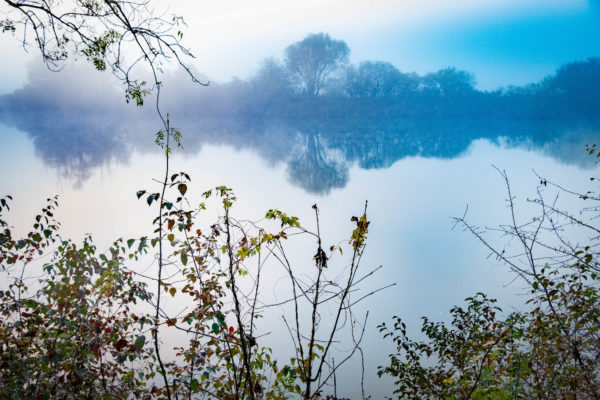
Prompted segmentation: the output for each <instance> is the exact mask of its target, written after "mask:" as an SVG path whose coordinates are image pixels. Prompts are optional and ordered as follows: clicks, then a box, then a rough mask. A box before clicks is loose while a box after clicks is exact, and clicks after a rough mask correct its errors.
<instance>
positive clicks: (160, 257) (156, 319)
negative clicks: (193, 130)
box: [152, 114, 171, 400]
mask: <svg viewBox="0 0 600 400" xmlns="http://www.w3.org/2000/svg"><path fill="white" fill-rule="evenodd" d="M166 128H167V132H166V144H165V179H164V181H163V182H162V191H161V193H160V202H159V209H158V235H159V240H158V281H157V285H158V286H157V290H156V315H155V317H154V330H153V331H152V332H153V335H154V351H155V353H156V360H157V361H158V365H159V366H160V373H161V375H162V377H163V379H164V381H165V389H166V391H167V399H168V400H171V390H170V389H169V379H168V378H167V371H166V370H165V365H164V364H163V362H162V359H161V358H160V346H159V345H158V327H159V325H160V324H159V318H160V317H159V314H160V292H161V286H162V269H163V242H162V236H163V219H162V217H163V215H162V205H163V202H164V198H165V191H166V189H167V180H168V179H169V152H170V148H169V136H170V135H171V127H170V125H169V115H168V114H167V121H166Z"/></svg>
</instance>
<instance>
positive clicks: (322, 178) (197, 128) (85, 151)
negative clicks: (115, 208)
mask: <svg viewBox="0 0 600 400" xmlns="http://www.w3.org/2000/svg"><path fill="white" fill-rule="evenodd" d="M79 68H82V67H79ZM90 73H91V72H89V71H84V72H81V71H77V70H74V72H71V73H69V74H55V75H53V76H52V77H51V78H48V77H47V75H48V74H49V73H48V72H40V71H38V72H37V73H36V74H34V75H32V77H31V79H30V83H29V84H28V85H26V86H25V87H23V88H22V89H20V90H18V91H15V92H14V93H12V94H9V95H4V96H2V97H0V110H1V111H0V119H1V121H2V122H4V123H5V124H9V125H13V126H15V127H16V128H18V129H19V130H21V131H23V132H26V133H27V135H28V136H29V137H30V138H31V139H32V141H33V143H34V145H35V149H36V154H37V156H38V157H40V158H41V159H42V160H43V161H44V163H45V164H46V165H49V166H52V167H54V168H56V169H57V170H58V171H59V173H60V174H61V175H63V176H65V177H68V178H70V179H72V180H73V182H74V183H75V184H76V185H77V184H81V183H82V182H83V181H85V180H86V179H87V178H88V177H89V176H90V175H91V174H92V173H93V172H94V170H95V169H97V168H99V167H101V166H102V165H105V164H108V163H109V162H111V161H115V160H116V161H117V162H120V163H126V162H127V160H128V159H129V156H130V154H131V153H132V152H133V151H136V150H137V151H143V152H145V151H159V149H158V148H156V147H155V146H153V144H152V142H153V140H152V139H151V135H152V133H153V132H155V131H156V130H158V128H159V125H157V123H156V122H157V119H156V117H155V116H154V115H153V110H152V107H151V106H150V107H145V108H141V109H140V108H136V107H134V106H131V105H127V106H125V105H124V104H123V103H124V102H123V98H122V92H121V88H119V87H118V86H110V85H106V84H101V83H99V82H103V81H102V80H100V79H95V80H94V79H92V80H90V79H89V76H90ZM84 77H85V79H86V82H85V85H86V86H85V87H86V90H85V92H83V91H82V90H81V87H83V83H81V82H79V81H81V80H83V79H84ZM94 82H96V83H95V84H94ZM80 83H81V84H80ZM90 85H92V87H91V88H90ZM231 85H233V84H230V86H231ZM240 85H242V86H243V83H240ZM175 87H176V86H175ZM185 90H186V89H181V91H180V92H179V93H178V95H179V96H181V97H182V98H184V99H186V100H185V101H181V102H180V103H179V106H177V103H176V102H175V101H174V100H173V98H174V97H175V96H169V97H168V99H167V104H168V105H169V106H171V107H172V108H173V109H175V110H176V113H175V114H176V118H174V120H175V121H177V122H182V124H181V125H179V126H178V127H179V128H180V129H181V130H182V131H183V132H184V143H185V148H186V149H185V151H186V153H187V154H188V155H189V154H194V153H196V152H198V151H199V150H200V148H201V147H202V145H204V144H210V145H214V144H224V145H227V146H231V147H234V148H238V149H242V148H249V149H251V150H252V151H254V152H255V153H257V154H259V155H260V156H261V157H262V158H263V159H264V160H265V161H267V163H269V164H271V165H280V164H284V165H285V166H286V168H287V176H288V179H289V181H290V182H291V183H293V184H294V185H296V186H299V187H301V188H303V189H304V190H306V191H307V192H309V193H317V194H326V193H328V192H329V191H331V190H332V189H335V188H342V187H344V186H345V185H346V184H347V183H348V179H349V172H348V171H349V167H350V166H352V165H358V166H359V167H360V168H363V169H373V168H388V167H390V166H391V165H392V164H394V163H395V162H397V161H398V160H401V159H403V158H406V157H414V156H420V157H425V158H442V159H449V158H455V157H458V156H460V155H461V154H464V153H465V151H466V150H467V149H468V148H469V146H470V144H471V143H472V142H473V141H474V140H478V139H488V140H490V141H492V142H495V143H497V144H499V145H503V146H508V147H523V148H526V149H528V150H535V151H539V152H542V153H544V154H547V155H550V156H552V157H553V158H555V159H556V160H559V161H561V162H563V163H568V164H576V165H578V166H581V167H585V166H591V165H592V163H593V160H591V159H590V158H589V157H586V156H585V152H584V151H583V150H584V148H585V145H586V144H589V143H595V142H598V138H599V137H600V135H598V133H599V132H600V126H599V125H600V124H598V123H597V122H593V121H592V122H590V121H587V122H581V121H574V120H568V121H556V120H555V121H539V120H529V119H521V120H519V119H506V118H496V119H494V118H491V117H488V118H486V117H485V116H482V117H481V118H472V117H469V118H442V117H433V118H431V119H425V118H419V117H415V118H403V119H397V118H391V117H385V118H384V117H382V116H381V115H373V113H372V112H370V113H364V114H363V113H354V115H348V113H337V114H336V113H335V112H333V113H332V112H331V106H330V107H329V111H328V112H323V110H322V108H323V104H321V103H322V101H321V103H320V102H319V101H317V100H315V99H311V100H310V102H308V103H307V102H304V103H303V104H301V106H299V107H298V109H299V110H301V111H300V112H299V113H294V112H290V111H289V110H288V112H286V113H285V114H284V115H279V116H277V115H270V114H252V113H251V114H248V113H246V112H241V111H240V110H231V108H230V105H231V104H232V100H231V99H226V100H223V104H221V105H214V104H213V105H212V106H211V107H212V108H211V107H208V106H206V107H204V106H205V105H206V104H204V103H203V102H202V101H203V100H202V98H194V96H197V95H194V94H191V93H190V92H185ZM208 90H210V89H207V91H208ZM215 90H217V91H219V90H220V92H219V93H221V94H222V93H223V89H222V88H219V87H217V88H216V89H215ZM228 90H231V89H228ZM235 92H236V93H242V92H243V88H237V89H235ZM209 93H210V92H209ZM213 98H214V96H213ZM311 107H312V108H311Z"/></svg>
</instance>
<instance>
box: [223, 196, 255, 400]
mask: <svg viewBox="0 0 600 400" xmlns="http://www.w3.org/2000/svg"><path fill="white" fill-rule="evenodd" d="M230 225H231V223H230V221H229V206H228V205H226V206H225V228H226V233H227V255H228V258H229V281H230V283H231V292H232V294H233V302H234V306H235V317H236V319H237V323H238V328H239V330H240V341H241V343H242V346H241V347H242V357H243V361H244V367H245V370H246V371H245V372H246V383H245V385H244V387H248V386H249V390H248V392H249V393H250V399H251V400H254V385H253V384H252V374H251V371H250V356H249V354H248V352H249V351H250V348H249V347H248V341H247V339H246V333H245V332H244V324H243V323H242V316H241V307H240V302H239V299H238V295H237V286H236V283H235V272H236V271H235V270H234V264H235V261H234V254H233V248H232V245H231V230H230ZM240 378H241V376H240ZM238 390H239V387H238V386H237V385H236V393H235V396H236V399H238V398H239V392H238Z"/></svg>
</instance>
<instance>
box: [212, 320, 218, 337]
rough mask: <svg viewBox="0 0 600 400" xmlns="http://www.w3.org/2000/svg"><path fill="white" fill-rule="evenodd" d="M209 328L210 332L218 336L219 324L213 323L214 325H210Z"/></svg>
mask: <svg viewBox="0 0 600 400" xmlns="http://www.w3.org/2000/svg"><path fill="white" fill-rule="evenodd" d="M211 328H212V331H213V332H214V333H215V335H218V334H219V330H220V328H219V324H217V323H216V322H215V323H214V324H212V326H211Z"/></svg>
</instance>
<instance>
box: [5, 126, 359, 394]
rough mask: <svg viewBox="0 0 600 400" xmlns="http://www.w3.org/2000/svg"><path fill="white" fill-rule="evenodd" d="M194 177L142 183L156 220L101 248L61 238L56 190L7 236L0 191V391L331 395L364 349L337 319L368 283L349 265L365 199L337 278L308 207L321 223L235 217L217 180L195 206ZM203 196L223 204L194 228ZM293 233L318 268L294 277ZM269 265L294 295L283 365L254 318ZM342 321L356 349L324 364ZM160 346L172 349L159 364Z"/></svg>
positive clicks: (275, 214)
mask: <svg viewBox="0 0 600 400" xmlns="http://www.w3.org/2000/svg"><path fill="white" fill-rule="evenodd" d="M169 136H170V135H169ZM167 149H168V145H167ZM189 184H190V176H189V175H188V174H187V173H184V172H181V173H176V174H172V175H171V176H170V177H169V178H168V182H167V185H166V186H167V188H168V189H169V188H170V190H171V191H172V193H173V198H171V199H169V196H168V191H167V194H166V195H162V196H161V194H160V193H152V192H147V191H146V190H140V191H138V192H137V197H138V198H140V199H144V200H145V202H146V203H147V204H148V205H150V206H155V207H157V210H158V212H159V213H160V215H159V217H157V218H156V220H155V224H156V230H155V231H154V233H153V235H152V236H145V237H141V238H136V239H133V238H132V239H127V240H124V239H118V240H116V241H115V242H114V244H113V245H112V246H111V248H110V249H109V251H108V252H107V253H99V252H98V250H97V248H96V246H95V245H94V244H93V242H92V239H91V237H88V238H86V239H85V240H84V242H83V243H82V244H81V245H76V244H75V243H73V242H72V241H70V240H65V239H63V238H61V237H60V234H59V224H58V223H57V222H55V221H54V220H53V215H54V209H55V207H56V206H57V204H58V203H57V199H55V198H53V199H49V200H48V206H46V207H45V208H44V209H43V210H42V213H41V214H40V215H38V216H37V217H36V222H35V224H34V226H33V229H32V230H31V232H29V233H28V234H27V235H26V236H25V237H24V238H15V237H14V233H13V230H14V229H13V228H12V227H11V226H10V225H9V224H8V222H7V221H6V220H5V216H4V215H5V214H6V211H7V210H8V209H9V207H10V202H11V198H10V197H6V198H3V199H2V208H0V216H1V220H0V223H1V225H2V230H3V231H2V233H1V234H0V268H1V270H0V273H2V275H3V280H5V281H6V282H7V286H6V288H5V290H2V291H1V292H0V296H1V300H2V301H1V302H0V314H1V315H2V318H1V319H0V339H1V342H2V352H0V387H1V388H2V389H0V390H1V397H3V398H15V399H16V398H33V399H38V398H40V399H83V398H89V399H97V398H98V399H100V398H102V399H127V398H148V399H150V398H157V399H161V398H163V399H172V398H190V399H191V398H210V399H241V398H244V399H246V398H250V399H253V398H255V399H259V398H261V399H283V398H289V396H298V397H302V398H306V399H308V398H314V396H319V395H320V393H322V392H323V391H332V389H331V382H332V379H333V377H334V375H335V373H336V371H337V370H338V369H339V368H340V367H341V366H342V365H343V364H344V362H345V361H346V360H348V359H349V358H350V357H352V356H353V355H354V353H355V352H356V350H357V349H358V348H359V345H360V339H361V337H362V332H364V323H366V320H365V321H364V323H363V324H361V325H360V326H361V327H362V328H358V326H356V325H354V324H347V323H345V322H343V321H346V320H348V319H349V318H352V319H355V318H356V317H355V316H351V313H352V306H353V305H354V304H356V302H357V301H360V299H356V298H352V296H351V295H350V292H351V291H355V290H356V289H358V286H357V285H358V283H359V282H360V281H362V280H363V279H364V276H363V277H362V278H361V277H360V276H358V269H359V264H360V262H359V261H360V258H361V256H362V252H363V251H364V244H365V239H366V235H367V232H368V225H369V223H368V221H367V219H366V214H365V213H366V208H365V213H363V215H362V216H360V217H354V218H353V221H355V224H356V228H355V229H354V231H353V232H352V235H351V238H350V241H349V243H348V247H349V252H348V254H349V255H350V257H351V259H350V262H349V264H348V265H349V266H347V267H345V268H344V269H343V270H342V271H343V273H342V274H341V275H339V273H340V270H338V269H337V268H336V266H335V264H336V258H343V255H342V252H343V250H342V248H343V247H345V246H344V245H335V246H331V247H330V248H328V249H327V250H325V249H323V247H322V245H321V236H320V233H319V228H318V208H317V207H316V205H315V206H313V208H314V212H315V216H316V220H317V231H316V232H311V231H309V230H307V229H306V228H304V227H303V226H302V225H301V224H300V222H299V221H298V219H297V218H296V217H293V216H288V215H287V214H286V213H284V212H282V211H280V210H276V209H273V210H269V211H268V212H267V213H266V216H265V219H264V220H263V223H262V224H259V223H256V222H251V221H242V220H237V219H235V218H234V217H233V216H232V215H231V212H232V208H233V206H234V203H235V201H236V198H235V195H234V194H233V192H232V191H231V190H230V189H229V188H227V187H224V186H220V187H217V188H215V189H212V190H209V191H207V192H205V193H204V194H203V195H202V197H203V199H202V200H203V201H202V202H201V203H200V205H199V206H198V207H196V208H190V207H189V199H188V198H187V197H186V194H187V192H188V185H189ZM211 199H214V200H216V203H217V204H220V207H221V210H222V212H223V214H222V216H221V217H219V218H218V220H217V221H214V223H211V224H209V225H208V226H203V227H200V225H199V224H200V221H201V220H202V215H203V212H204V210H206V208H207V207H209V205H208V204H209V203H208V202H209V201H211ZM263 225H266V226H272V227H275V230H274V231H269V230H268V229H267V227H266V226H263ZM298 235H301V236H302V235H304V236H306V235H308V236H310V237H313V238H314V239H315V240H316V241H317V248H316V254H315V255H314V256H313V257H309V258H308V259H309V260H310V259H312V262H313V263H314V266H313V268H314V272H309V271H306V270H304V271H303V272H302V274H301V277H300V275H299V270H298V267H297V266H296V264H297V263H296V262H295V261H294V260H290V259H289V258H288V256H287V255H286V252H285V243H286V241H287V240H288V238H291V237H296V236H298ZM295 239H296V240H298V239H297V238H295ZM161 242H165V247H168V248H169V250H166V249H165V250H161V251H160V252H159V257H161V258H162V260H163V262H162V263H161V264H159V265H157V267H158V278H152V277H149V276H144V275H141V274H140V273H139V272H137V271H136V268H135V265H136V261H137V260H141V259H144V257H145V254H146V253H148V252H152V251H155V250H156V249H157V248H159V247H160V245H161ZM347 251H348V250H347ZM336 254H339V256H338V257H336ZM48 257H50V260H47V261H44V260H45V259H47V258H48ZM270 260H273V262H269V261H270ZM305 262H306V261H305ZM274 264H279V265H280V266H281V267H282V270H281V271H282V273H283V274H284V276H287V277H288V280H289V284H290V293H292V294H291V295H290V296H289V298H286V299H284V300H283V303H284V304H285V303H289V304H292V305H293V306H291V308H290V310H291V311H292V312H291V313H289V310H288V314H287V315H286V317H284V318H283V320H284V322H285V326H286V327H287V328H286V329H287V330H288V332H289V333H290V340H291V341H292V342H293V343H294V348H295V349H293V353H294V354H295V356H293V357H291V358H290V359H289V360H286V361H283V360H277V359H275V356H273V354H272V350H271V349H270V348H269V347H268V346H264V345H263V344H262V343H261V342H263V341H264V340H263V339H261V337H262V335H265V334H266V333H265V332H264V331H263V330H261V329H260V327H259V325H260V324H258V322H259V319H260V318H261V316H262V315H263V314H264V313H265V312H275V309H278V310H279V309H281V308H280V305H278V304H270V303H269V300H268V299H264V298H263V297H264V296H263V291H262V286H261V274H265V273H268V274H273V273H275V272H274V271H272V270H271V269H272V268H275V267H276V265H274ZM304 269H306V267H305V268H304ZM329 270H332V271H331V272H328V271H329ZM167 273H168V277H166V278H165V275H166V274H167ZM161 274H162V276H161ZM333 274H335V276H337V278H334V276H333ZM310 276H313V278H311V279H310V280H307V277H310ZM339 279H344V281H340V280H339ZM152 282H154V284H156V285H157V286H156V290H155V291H152V290H151V289H150V288H149V286H148V283H152ZM3 289H4V288H3ZM161 296H162V298H161ZM169 303H170V304H171V307H169ZM173 305H177V307H181V306H182V305H185V311H184V312H181V311H180V310H178V311H173V309H172V308H173ZM332 307H333V309H335V310H337V311H336V313H334V316H333V317H334V319H335V321H334V322H333V323H332V324H328V323H322V322H321V320H322V319H323V321H325V320H327V321H329V317H327V315H326V314H323V312H324V311H323V310H327V309H331V308H332ZM304 314H306V315H304ZM290 316H291V317H290ZM354 329H362V331H360V330H359V331H358V332H357V333H356V334H355V333H354ZM348 330H351V331H352V336H353V337H355V338H356V339H355V343H354V347H353V350H351V351H350V352H349V354H346V355H345V357H346V360H343V361H342V362H338V363H337V364H336V363H332V362H331V351H332V348H331V344H332V343H333V342H334V341H335V340H337V339H336V338H338V337H339V335H340V334H341V333H342V332H343V331H348ZM167 337H179V338H180V339H179V340H178V343H179V345H177V346H176V347H175V348H174V349H173V350H174V352H171V351H170V350H167V349H165V348H164V346H163V344H162V341H163V340H164V339H165V338H167ZM268 337H269V336H267V339H265V340H268ZM167 351H168V352H169V353H173V355H172V356H169V357H168V358H169V359H168V360H167V359H165V360H164V361H163V359H162V358H161V353H162V354H163V356H164V353H165V352H167ZM278 361H279V363H278ZM282 361H283V362H282ZM161 377H162V378H161ZM331 398H333V397H331Z"/></svg>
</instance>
